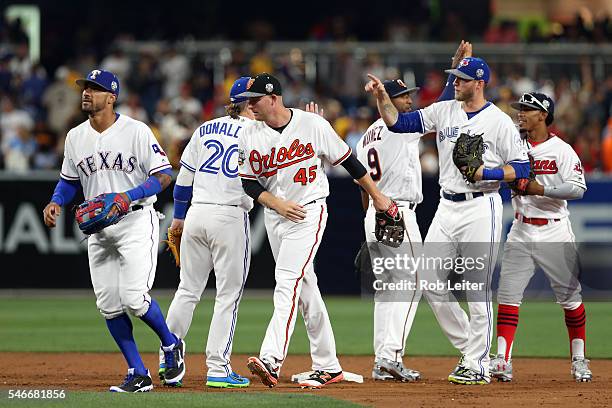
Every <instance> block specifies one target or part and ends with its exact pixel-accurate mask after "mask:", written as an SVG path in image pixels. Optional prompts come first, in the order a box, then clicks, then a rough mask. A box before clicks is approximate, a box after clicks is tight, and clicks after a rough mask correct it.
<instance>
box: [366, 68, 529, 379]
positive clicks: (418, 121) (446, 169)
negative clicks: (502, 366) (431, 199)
mask: <svg viewBox="0 0 612 408" xmlns="http://www.w3.org/2000/svg"><path fill="white" fill-rule="evenodd" d="M446 72H447V73H450V74H453V75H455V77H456V78H455V80H454V89H455V99H454V100H451V101H442V102H435V103H433V104H432V105H430V106H428V107H426V108H424V109H419V110H417V111H415V112H407V113H399V112H398V111H397V108H395V106H394V105H393V103H392V102H391V100H390V98H389V95H388V94H387V92H386V91H385V88H384V85H383V84H382V82H381V81H380V80H379V79H378V78H377V77H376V76H374V75H371V74H368V77H369V78H370V81H369V82H368V83H367V85H366V91H369V92H373V93H374V95H375V96H376V98H377V105H378V109H379V112H380V114H381V116H382V118H383V120H384V122H385V124H386V125H387V126H388V127H389V130H391V131H393V132H396V133H411V132H418V133H427V132H431V131H435V132H436V142H437V147H438V155H439V164H440V181H439V182H440V187H441V191H440V195H441V199H440V204H439V206H438V209H437V211H436V214H435V216H434V219H433V221H432V223H431V226H430V227H429V231H428V232H427V236H426V238H425V255H426V256H427V255H431V253H432V252H435V254H434V255H433V256H432V259H433V257H435V258H436V259H438V258H439V259H454V260H455V262H456V260H457V259H458V258H459V257H460V258H462V259H466V258H467V259H472V260H478V259H482V260H483V262H482V263H478V266H479V267H478V268H470V271H469V275H470V276H472V277H473V279H474V280H475V281H476V282H478V283H479V284H480V285H479V287H482V290H481V291H467V293H466V296H467V299H468V307H469V312H470V317H469V318H468V316H467V314H466V313H465V312H464V311H463V309H462V308H461V306H460V305H459V303H458V302H457V301H456V300H455V298H454V296H453V294H452V293H451V292H450V291H449V290H448V288H447V286H446V282H447V280H448V279H449V273H450V272H451V270H448V269H446V268H442V267H440V266H439V265H434V266H435V268H434V270H433V271H429V272H430V276H429V279H433V280H434V281H433V282H432V283H434V284H435V283H441V284H442V289H437V288H431V287H429V286H428V290H426V291H425V292H424V294H425V296H426V297H427V299H428V301H429V303H430V306H431V307H432V310H433V312H434V314H435V316H436V318H437V320H438V322H439V323H440V327H441V328H442V330H443V331H444V333H445V334H446V335H447V337H448V338H449V340H450V341H451V343H452V344H453V345H454V346H455V347H456V348H457V349H458V350H459V351H460V352H461V354H462V357H461V359H460V360H459V363H458V364H457V367H455V369H454V370H453V371H452V372H451V374H450V375H449V377H448V379H449V381H450V382H452V383H456V384H488V383H489V382H490V375H489V360H490V358H489V351H490V347H491V338H492V332H493V310H492V301H491V290H490V284H491V276H492V274H493V270H494V267H495V260H496V257H497V245H498V243H499V241H500V238H501V218H502V202H501V197H500V196H499V194H498V192H497V191H498V189H499V184H500V181H501V180H506V181H512V180H514V179H516V178H526V177H527V176H528V173H529V160H528V157H527V152H526V150H525V148H524V147H523V145H522V142H521V139H520V135H519V133H518V130H517V129H516V127H515V126H514V124H513V123H512V120H511V119H510V117H509V116H508V115H506V114H505V113H503V112H502V111H501V110H500V109H498V108H497V107H496V106H495V105H493V104H492V103H491V102H489V101H487V100H486V99H485V97H484V88H485V87H486V84H487V83H488V81H489V77H490V70H489V67H488V65H487V64H486V62H485V61H484V60H482V59H481V58H474V57H468V58H464V59H462V60H461V61H460V62H459V66H458V67H457V68H454V69H450V70H446ZM466 139H467V140H469V139H481V141H482V142H481V143H480V146H481V147H482V149H481V150H480V151H479V152H474V153H473V156H474V157H476V158H477V159H478V161H472V162H470V165H469V166H462V168H458V167H457V166H456V165H454V163H453V154H454V151H455V145H456V143H458V142H459V140H466ZM476 164H478V165H476ZM480 266H482V268H481V267H480Z"/></svg>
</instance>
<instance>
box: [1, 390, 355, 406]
mask: <svg viewBox="0 0 612 408" xmlns="http://www.w3.org/2000/svg"><path fill="white" fill-rule="evenodd" d="M5 401H8V406H11V407H12V406H15V407H40V406H44V407H47V406H50V407H54V406H61V407H85V406H86V407H88V408H97V407H100V408H107V407H116V406H121V407H128V408H130V407H133V408H142V407H143V406H147V405H150V406H155V407H160V406H163V407H164V408H173V407H176V408H187V407H215V408H226V407H227V408H233V407H250V406H253V407H271V406H282V407H283V408H290V407H306V408H309V407H313V408H321V407H326V408H327V407H330V408H335V407H341V408H344V407H359V405H357V404H352V403H350V402H346V401H340V400H336V399H332V398H327V397H321V396H315V395H310V394H282V393H280V394H279V393H269V394H264V393H238V392H235V393H232V395H231V398H230V396H229V395H228V393H195V392H185V393H171V394H169V393H150V394H138V395H133V394H114V393H109V392H104V393H102V392H71V391H68V392H67V395H66V398H65V399H57V400H16V399H11V400H9V399H8V394H7V392H2V391H0V405H2V403H3V402H5Z"/></svg>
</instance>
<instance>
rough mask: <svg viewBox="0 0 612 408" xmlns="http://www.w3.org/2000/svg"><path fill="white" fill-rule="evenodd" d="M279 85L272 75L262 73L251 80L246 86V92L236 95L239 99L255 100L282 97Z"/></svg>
mask: <svg viewBox="0 0 612 408" xmlns="http://www.w3.org/2000/svg"><path fill="white" fill-rule="evenodd" d="M282 94H283V91H282V88H281V84H280V82H279V81H278V79H276V78H275V77H273V76H272V75H270V74H268V73H267V72H263V73H261V74H259V75H257V76H256V77H255V78H253V79H251V80H250V81H249V82H248V83H247V86H246V91H245V92H242V93H240V94H238V95H237V96H239V97H241V98H257V97H260V96H266V95H278V96H280V95H282Z"/></svg>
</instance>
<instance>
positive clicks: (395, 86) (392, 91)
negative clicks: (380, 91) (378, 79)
mask: <svg viewBox="0 0 612 408" xmlns="http://www.w3.org/2000/svg"><path fill="white" fill-rule="evenodd" d="M383 85H384V86H385V91H387V93H388V94H389V97H391V98H397V97H398V96H400V95H403V94H405V93H408V92H416V91H418V90H419V89H421V88H419V87H418V86H415V87H414V88H408V87H407V86H406V84H405V83H404V81H402V80H401V79H394V80H386V81H384V82H383Z"/></svg>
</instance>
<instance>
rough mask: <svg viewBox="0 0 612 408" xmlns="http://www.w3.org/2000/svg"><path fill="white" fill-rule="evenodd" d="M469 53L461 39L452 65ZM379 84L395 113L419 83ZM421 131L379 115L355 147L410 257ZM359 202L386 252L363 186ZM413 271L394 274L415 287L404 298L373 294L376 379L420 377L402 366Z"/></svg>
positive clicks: (412, 307) (416, 238)
mask: <svg viewBox="0 0 612 408" xmlns="http://www.w3.org/2000/svg"><path fill="white" fill-rule="evenodd" d="M471 55H472V45H471V43H469V42H465V41H461V43H460V44H459V47H458V48H457V51H456V53H455V55H454V56H453V59H452V62H451V67H452V68H455V67H457V66H458V64H459V61H461V60H462V59H463V58H464V57H470V56H471ZM453 79H454V76H453V75H452V74H451V75H450V76H449V79H448V81H447V84H446V87H445V89H444V91H443V92H442V94H441V95H440V97H439V98H438V100H448V99H452V98H453V85H452V83H453ZM383 85H384V87H385V91H386V92H387V94H388V95H389V97H390V99H391V102H392V103H393V105H394V106H395V108H396V109H397V110H398V112H399V113H405V112H409V111H410V110H411V107H412V104H413V101H412V94H413V93H414V92H416V91H418V89H419V88H408V87H407V86H406V85H405V84H404V82H403V81H401V80H400V79H396V80H388V81H384V82H383ZM422 136H423V135H422V134H421V133H404V134H401V135H400V134H394V133H393V132H391V131H390V130H389V129H388V128H387V126H386V125H385V122H384V121H383V119H382V118H379V119H378V120H376V121H375V122H374V123H372V125H370V127H369V128H368V129H367V130H366V132H365V133H364V135H363V136H362V138H361V139H360V140H359V141H358V142H357V145H356V148H355V152H356V155H357V158H358V159H359V161H360V162H361V163H362V164H363V165H364V166H365V167H366V168H369V171H370V176H371V177H372V179H373V180H374V181H375V182H376V185H377V186H378V188H379V189H380V190H381V191H382V192H383V194H385V195H387V196H389V197H393V198H394V199H395V200H396V201H397V203H398V207H399V209H400V211H401V212H402V214H403V218H404V222H405V225H406V239H405V240H404V246H403V247H402V249H403V250H404V253H407V255H408V256H410V257H412V258H416V257H417V256H418V254H419V253H420V251H421V249H420V247H421V245H422V238H421V232H420V230H419V226H418V224H417V219H416V213H415V210H416V207H417V205H418V204H419V203H421V201H423V192H422V188H421V183H422V182H421V165H420V161H419V140H420V138H421V137H422ZM362 203H363V206H364V210H366V217H365V219H364V229H365V236H366V242H367V243H368V247H369V249H370V252H373V251H374V252H376V255H381V256H384V254H383V252H388V251H386V248H385V247H382V246H379V245H374V244H372V243H375V242H376V241H377V240H376V237H375V234H374V230H375V228H374V223H375V210H374V208H373V206H372V205H371V202H370V200H369V197H368V195H367V194H365V193H364V192H362ZM372 255H373V254H370V256H372ZM393 255H394V254H390V256H393ZM406 272H408V271H406ZM412 272H414V273H405V274H402V276H396V277H394V278H393V280H392V281H393V282H399V281H412V282H415V287H416V288H417V289H416V290H414V291H408V290H406V291H402V296H405V298H402V299H398V298H397V297H396V296H387V295H384V296H380V298H379V299H377V298H375V302H374V353H375V360H374V367H373V369H372V378H373V379H375V380H389V379H396V380H399V381H415V380H418V379H419V378H420V373H419V372H418V371H416V370H413V369H410V368H407V367H405V366H404V364H403V361H402V356H403V355H404V349H405V344H406V339H407V338H408V335H409V334H410V329H411V327H412V322H413V321H414V316H415V314H416V311H417V307H418V304H419V300H420V298H421V293H422V292H421V290H419V289H418V285H416V284H417V283H418V281H419V272H418V271H412Z"/></svg>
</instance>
